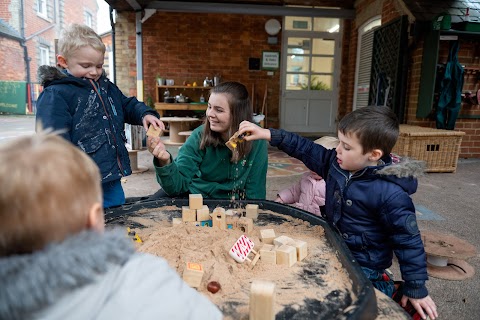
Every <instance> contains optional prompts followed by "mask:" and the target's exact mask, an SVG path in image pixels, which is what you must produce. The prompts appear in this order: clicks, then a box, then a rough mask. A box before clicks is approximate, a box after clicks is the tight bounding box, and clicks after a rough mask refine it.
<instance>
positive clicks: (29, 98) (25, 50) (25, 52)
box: [20, 0, 32, 112]
mask: <svg viewBox="0 0 480 320" xmlns="http://www.w3.org/2000/svg"><path fill="white" fill-rule="evenodd" d="M20 35H21V37H22V42H21V43H20V45H21V46H22V47H23V60H24V61H25V73H26V79H25V80H26V82H27V105H28V111H30V112H32V96H31V93H32V92H31V91H32V90H31V85H30V81H31V79H30V77H31V76H30V61H31V60H32V59H31V58H30V57H29V56H28V48H27V43H26V39H25V9H24V0H22V1H20Z"/></svg>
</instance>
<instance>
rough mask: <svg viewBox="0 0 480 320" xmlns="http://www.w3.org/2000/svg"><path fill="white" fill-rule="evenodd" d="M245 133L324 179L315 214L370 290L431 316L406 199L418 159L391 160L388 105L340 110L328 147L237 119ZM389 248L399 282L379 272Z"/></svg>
mask: <svg viewBox="0 0 480 320" xmlns="http://www.w3.org/2000/svg"><path fill="white" fill-rule="evenodd" d="M245 132H249V133H250V135H247V136H246V137H245V140H259V139H264V140H268V141H270V144H271V145H272V146H276V147H278V148H279V149H280V150H283V151H285V152H286V153H287V154H288V155H290V156H293V157H295V158H297V159H299V160H301V161H302V162H303V163H304V164H305V165H306V166H307V167H308V168H309V169H310V170H312V171H315V172H316V173H317V174H319V175H320V176H322V177H323V178H324V179H325V182H326V197H325V213H324V214H323V216H324V217H325V218H326V219H327V221H328V222H329V223H330V224H331V226H332V227H333V228H334V229H335V230H337V231H338V232H339V233H340V235H341V236H342V237H343V239H344V240H345V243H346V244H347V246H348V248H349V249H350V251H351V252H352V254H353V256H354V258H355V259H356V261H357V262H358V263H359V264H360V266H361V267H362V269H363V271H364V273H365V275H366V276H367V277H368V278H369V279H370V280H371V282H372V284H373V285H374V287H376V288H377V289H379V290H380V291H382V292H384V293H385V294H387V295H388V296H390V297H392V298H394V299H395V300H398V301H399V302H400V303H401V305H402V306H403V307H404V308H408V307H409V306H407V303H408V304H410V303H411V304H410V306H411V308H410V310H412V311H413V312H417V313H418V315H419V316H421V317H422V318H423V319H425V318H426V315H428V316H429V317H430V318H431V319H435V318H436V317H438V313H437V308H436V306H435V303H434V302H433V300H432V298H431V297H430V296H429V295H428V290H427V288H426V286H425V282H426V280H427V279H428V275H427V263H426V256H425V251H424V247H423V243H422V238H421V236H420V231H419V229H418V226H417V221H416V216H415V207H414V205H413V202H412V199H411V198H410V195H411V194H413V193H414V192H415V191H416V190H417V179H416V177H417V176H418V175H420V174H422V173H423V166H422V165H420V164H419V162H418V161H417V162H416V161H411V160H409V161H405V160H404V161H402V162H400V163H394V162H393V161H392V157H391V156H390V152H391V150H392V148H393V146H394V145H395V143H396V141H397V138H398V135H399V124H398V120H397V118H396V116H395V114H394V113H393V111H392V110H390V109H389V108H387V107H377V106H372V107H364V108H359V109H356V110H354V111H353V112H351V113H349V114H347V115H346V116H345V117H343V118H342V120H341V121H340V123H339V125H338V139H339V140H340V143H339V144H338V146H337V148H336V149H334V150H327V149H326V148H324V147H323V146H321V145H318V144H315V143H314V142H313V141H311V140H309V139H307V138H303V137H301V136H299V135H296V134H294V133H291V132H287V131H284V130H277V129H263V128H260V127H258V126H256V125H255V124H253V123H251V122H248V121H244V122H242V123H241V124H240V129H239V133H240V134H242V133H245ZM393 253H395V255H396V256H397V258H398V262H399V264H400V271H401V274H402V278H403V280H404V282H402V283H399V284H396V283H394V281H393V280H392V279H390V278H389V277H388V275H387V273H386V272H385V269H386V268H389V267H390V266H391V264H392V259H393ZM398 285H399V286H398ZM413 308H414V309H413Z"/></svg>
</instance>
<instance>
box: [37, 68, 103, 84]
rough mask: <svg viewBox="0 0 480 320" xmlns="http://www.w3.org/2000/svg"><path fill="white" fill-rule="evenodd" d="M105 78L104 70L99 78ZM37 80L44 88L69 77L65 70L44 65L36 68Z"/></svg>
mask: <svg viewBox="0 0 480 320" xmlns="http://www.w3.org/2000/svg"><path fill="white" fill-rule="evenodd" d="M106 76H107V74H106V73H105V70H103V71H102V76H101V77H106ZM37 78H38V82H40V84H41V85H42V86H44V87H45V86H48V85H49V83H50V82H52V81H54V80H60V79H65V78H70V77H69V75H68V73H67V72H66V71H65V69H60V68H57V67H52V66H47V65H44V66H40V67H39V68H38V71H37ZM71 78H72V79H86V78H77V77H71Z"/></svg>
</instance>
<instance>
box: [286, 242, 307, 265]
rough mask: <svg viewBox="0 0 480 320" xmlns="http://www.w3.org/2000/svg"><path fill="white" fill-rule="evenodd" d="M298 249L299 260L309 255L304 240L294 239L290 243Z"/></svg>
mask: <svg viewBox="0 0 480 320" xmlns="http://www.w3.org/2000/svg"><path fill="white" fill-rule="evenodd" d="M290 245H291V246H293V247H295V249H296V250H297V261H302V260H303V259H305V257H306V256H307V243H306V242H305V241H302V240H296V239H295V240H293V242H292V243H291V244H290Z"/></svg>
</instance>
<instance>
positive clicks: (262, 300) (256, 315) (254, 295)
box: [249, 280, 275, 320]
mask: <svg viewBox="0 0 480 320" xmlns="http://www.w3.org/2000/svg"><path fill="white" fill-rule="evenodd" d="M249 319H250V320H273V319H275V283H273V282H270V281H265V280H253V281H252V285H251V287H250V317H249Z"/></svg>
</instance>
